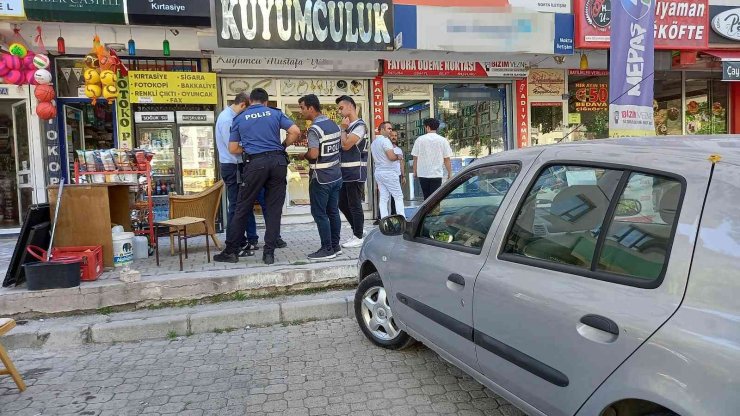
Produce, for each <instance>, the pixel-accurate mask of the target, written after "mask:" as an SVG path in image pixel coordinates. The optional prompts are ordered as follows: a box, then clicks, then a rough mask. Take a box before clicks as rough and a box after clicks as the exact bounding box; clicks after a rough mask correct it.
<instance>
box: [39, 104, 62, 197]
mask: <svg viewBox="0 0 740 416" xmlns="http://www.w3.org/2000/svg"><path fill="white" fill-rule="evenodd" d="M58 131H59V126H58V122H57V119H56V117H55V118H53V119H51V120H46V121H42V122H41V134H42V135H43V136H44V137H46V156H45V159H46V174H47V175H48V182H49V185H56V184H58V183H60V182H61V181H62V178H63V177H64V174H63V173H62V157H61V155H60V151H59V149H60V147H59V133H58Z"/></svg>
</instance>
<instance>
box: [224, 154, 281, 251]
mask: <svg viewBox="0 0 740 416" xmlns="http://www.w3.org/2000/svg"><path fill="white" fill-rule="evenodd" d="M287 174H288V158H287V157H286V156H285V155H284V154H282V153H272V152H270V153H262V154H258V155H255V156H253V157H252V160H251V161H249V162H247V163H245V164H244V171H243V175H242V177H243V178H244V183H243V185H242V186H240V187H239V196H238V197H237V203H236V211H235V212H234V217H233V218H232V220H231V223H230V224H229V225H228V227H227V229H226V249H225V250H224V251H226V252H229V253H238V252H239V249H240V248H241V245H242V244H243V242H244V230H245V229H246V227H247V221H248V218H249V214H250V212H254V211H253V209H254V201H256V200H257V198H258V197H259V194H260V191H261V190H262V188H265V209H266V210H267V212H266V213H265V214H266V215H265V226H266V227H265V228H266V229H265V247H264V249H263V250H264V251H263V254H264V253H274V252H275V242H276V241H277V239H278V238H279V236H280V221H281V219H282V216H283V204H285V190H286V188H287V186H288V182H287V181H286V176H287Z"/></svg>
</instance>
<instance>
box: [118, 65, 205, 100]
mask: <svg viewBox="0 0 740 416" xmlns="http://www.w3.org/2000/svg"><path fill="white" fill-rule="evenodd" d="M128 79H129V94H130V96H131V102H132V103H138V104H217V103H218V94H217V90H216V74H214V73H212V72H159V71H129V73H128Z"/></svg>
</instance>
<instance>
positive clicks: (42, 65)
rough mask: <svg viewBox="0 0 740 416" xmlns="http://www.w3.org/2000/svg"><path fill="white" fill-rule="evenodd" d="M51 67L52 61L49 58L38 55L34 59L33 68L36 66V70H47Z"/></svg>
mask: <svg viewBox="0 0 740 416" xmlns="http://www.w3.org/2000/svg"><path fill="white" fill-rule="evenodd" d="M49 65H51V61H50V60H49V57H48V56H46V55H42V54H38V55H35V56H34V57H33V66H35V67H36V69H46V68H48V67H49Z"/></svg>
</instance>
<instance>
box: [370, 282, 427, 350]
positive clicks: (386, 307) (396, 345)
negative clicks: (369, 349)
mask: <svg viewBox="0 0 740 416" xmlns="http://www.w3.org/2000/svg"><path fill="white" fill-rule="evenodd" d="M388 296H389V295H388V293H387V292H386V290H385V287H383V281H382V280H381V279H380V275H379V274H378V273H377V272H375V273H373V274H371V275H369V276H367V277H366V278H364V279H363V280H362V282H360V284H359V285H358V286H357V292H356V293H355V317H356V318H357V323H358V324H360V329H361V330H362V332H363V333H364V334H365V336H366V337H367V338H368V339H369V340H370V341H372V343H373V344H375V345H377V346H379V347H383V348H387V349H390V350H400V349H403V348H406V347H408V346H410V345H411V344H413V343H414V339H413V338H411V337H410V336H409V335H408V334H407V333H405V332H403V331H402V330H400V329H399V327H398V324H397V322H396V319H395V317H394V316H393V311H392V310H391V307H390V299H388Z"/></svg>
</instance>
